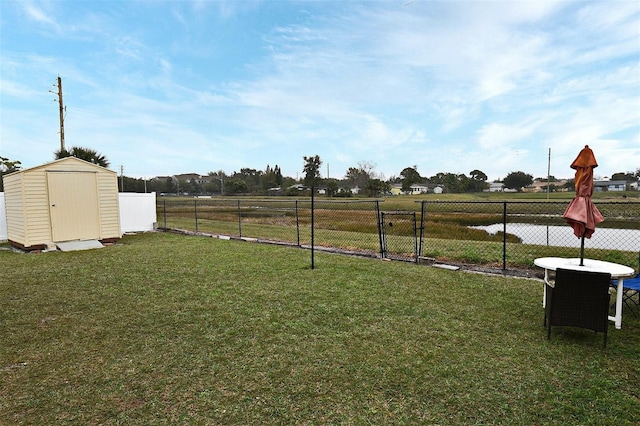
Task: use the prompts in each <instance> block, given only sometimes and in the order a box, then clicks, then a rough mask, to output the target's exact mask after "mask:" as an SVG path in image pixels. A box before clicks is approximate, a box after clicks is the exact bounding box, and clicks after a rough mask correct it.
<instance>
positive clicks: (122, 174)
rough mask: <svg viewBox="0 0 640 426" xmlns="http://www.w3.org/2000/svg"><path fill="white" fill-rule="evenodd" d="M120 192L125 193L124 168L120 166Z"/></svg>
mask: <svg viewBox="0 0 640 426" xmlns="http://www.w3.org/2000/svg"><path fill="white" fill-rule="evenodd" d="M120 192H124V166H120ZM145 192H146V191H145Z"/></svg>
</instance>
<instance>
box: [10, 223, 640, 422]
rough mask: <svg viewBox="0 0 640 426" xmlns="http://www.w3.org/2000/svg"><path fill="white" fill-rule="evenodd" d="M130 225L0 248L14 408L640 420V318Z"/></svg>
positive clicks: (297, 417)
mask: <svg viewBox="0 0 640 426" xmlns="http://www.w3.org/2000/svg"><path fill="white" fill-rule="evenodd" d="M309 264H310V252H309V251H307V250H302V249H296V248H289V247H281V246H273V245H267V244H257V243H251V242H243V241H233V240H232V241H224V240H218V239H214V238H204V237H187V236H181V235H175V234H169V233H149V234H143V235H136V236H126V237H125V238H124V239H123V240H122V241H121V244H118V245H116V246H112V247H106V248H104V249H100V250H91V251H82V252H71V253H62V252H55V253H42V254H28V255H27V254H16V253H12V252H9V251H0V274H1V275H0V276H1V281H0V338H1V342H0V343H1V345H0V424H2V425H5V424H7V425H10V424H33V425H43V424H73V425H78V424H83V425H84V424H89V425H92V424H95V425H98V424H100V425H117V424H123V425H132V424H139V425H148V424H183V425H198V424H202V425H204V424H242V425H245V424H287V425H289V424H323V425H324V424H354V425H360V424H440V425H457V424H460V425H469V424H485V425H486V424H499V425H509V424H513V425H529V424H536V425H545V424H550V425H551V424H553V425H557V424H572V425H573V424H583V425H587V424H593V425H602V424H616V425H632V424H638V421H640V386H639V383H640V320H638V319H636V318H634V317H633V315H631V313H630V312H629V311H628V310H627V311H626V312H625V316H624V319H623V328H622V329H621V330H616V329H615V328H614V327H613V325H612V326H611V327H610V329H609V344H608V347H607V348H606V349H603V348H602V335H600V334H598V335H596V334H594V333H593V332H589V331H583V330H572V329H566V330H564V333H561V332H560V330H557V331H556V330H554V332H553V337H552V340H551V341H547V339H546V332H545V329H544V328H543V326H542V319H543V313H542V308H541V299H542V283H541V282H538V281H533V280H524V279H517V278H511V277H501V276H487V275H480V274H473V273H466V272H452V271H446V270H441V269H436V268H430V267H426V266H421V265H415V264H409V263H404V262H387V261H380V260H376V259H364V258H356V257H349V256H341V255H335V254H329V253H321V252H317V253H316V254H315V264H316V269H314V270H311V269H310V268H309Z"/></svg>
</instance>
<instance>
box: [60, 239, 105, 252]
mask: <svg viewBox="0 0 640 426" xmlns="http://www.w3.org/2000/svg"><path fill="white" fill-rule="evenodd" d="M56 246H58V249H59V250H60V251H75V250H90V249H96V248H102V247H104V246H103V245H102V243H101V242H100V241H98V240H87V241H66V242H64V243H56Z"/></svg>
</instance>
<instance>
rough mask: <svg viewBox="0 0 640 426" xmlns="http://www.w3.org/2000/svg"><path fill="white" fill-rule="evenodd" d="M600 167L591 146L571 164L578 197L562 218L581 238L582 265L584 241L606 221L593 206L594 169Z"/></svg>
mask: <svg viewBox="0 0 640 426" xmlns="http://www.w3.org/2000/svg"><path fill="white" fill-rule="evenodd" d="M596 167H598V163H597V162H596V157H595V156H594V155H593V151H592V150H591V148H589V145H585V146H584V148H583V149H582V150H581V151H580V154H578V157H577V158H576V159H575V160H574V161H573V163H571V168H572V169H574V170H575V171H576V174H575V188H576V195H575V197H573V200H571V202H570V203H569V205H568V206H567V209H566V210H565V211H564V214H563V215H562V217H563V218H564V220H565V221H566V222H567V223H568V224H569V225H571V227H572V228H573V234H574V235H575V236H576V237H578V238H581V243H580V265H583V264H584V239H585V238H591V235H593V233H594V232H595V230H596V225H597V224H598V223H600V222H602V221H604V217H602V214H600V211H599V210H598V208H597V207H596V206H595V205H594V204H593V201H592V200H591V195H593V169H594V168H596Z"/></svg>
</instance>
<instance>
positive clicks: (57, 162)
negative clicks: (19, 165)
mask: <svg viewBox="0 0 640 426" xmlns="http://www.w3.org/2000/svg"><path fill="white" fill-rule="evenodd" d="M54 164H55V165H63V164H69V165H72V164H76V165H79V164H80V165H83V166H85V167H86V166H90V167H93V168H95V169H96V170H98V171H101V172H109V173H113V174H115V175H117V173H116V172H114V171H113V170H109V169H107V168H104V167H102V166H99V165H97V164H93V163H91V162H89V161H85V160H81V159H79V158H76V157H65V158H60V159H59V160H54V161H52V162H50V163H45V164H41V165H39V166H35V167H30V168H28V169H23V170H18V171H16V172H13V173H9V174H7V175H5V176H11V175H14V174H18V173H25V172H31V171H35V170H39V169H44V168H47V167H50V166H51V165H54Z"/></svg>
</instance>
